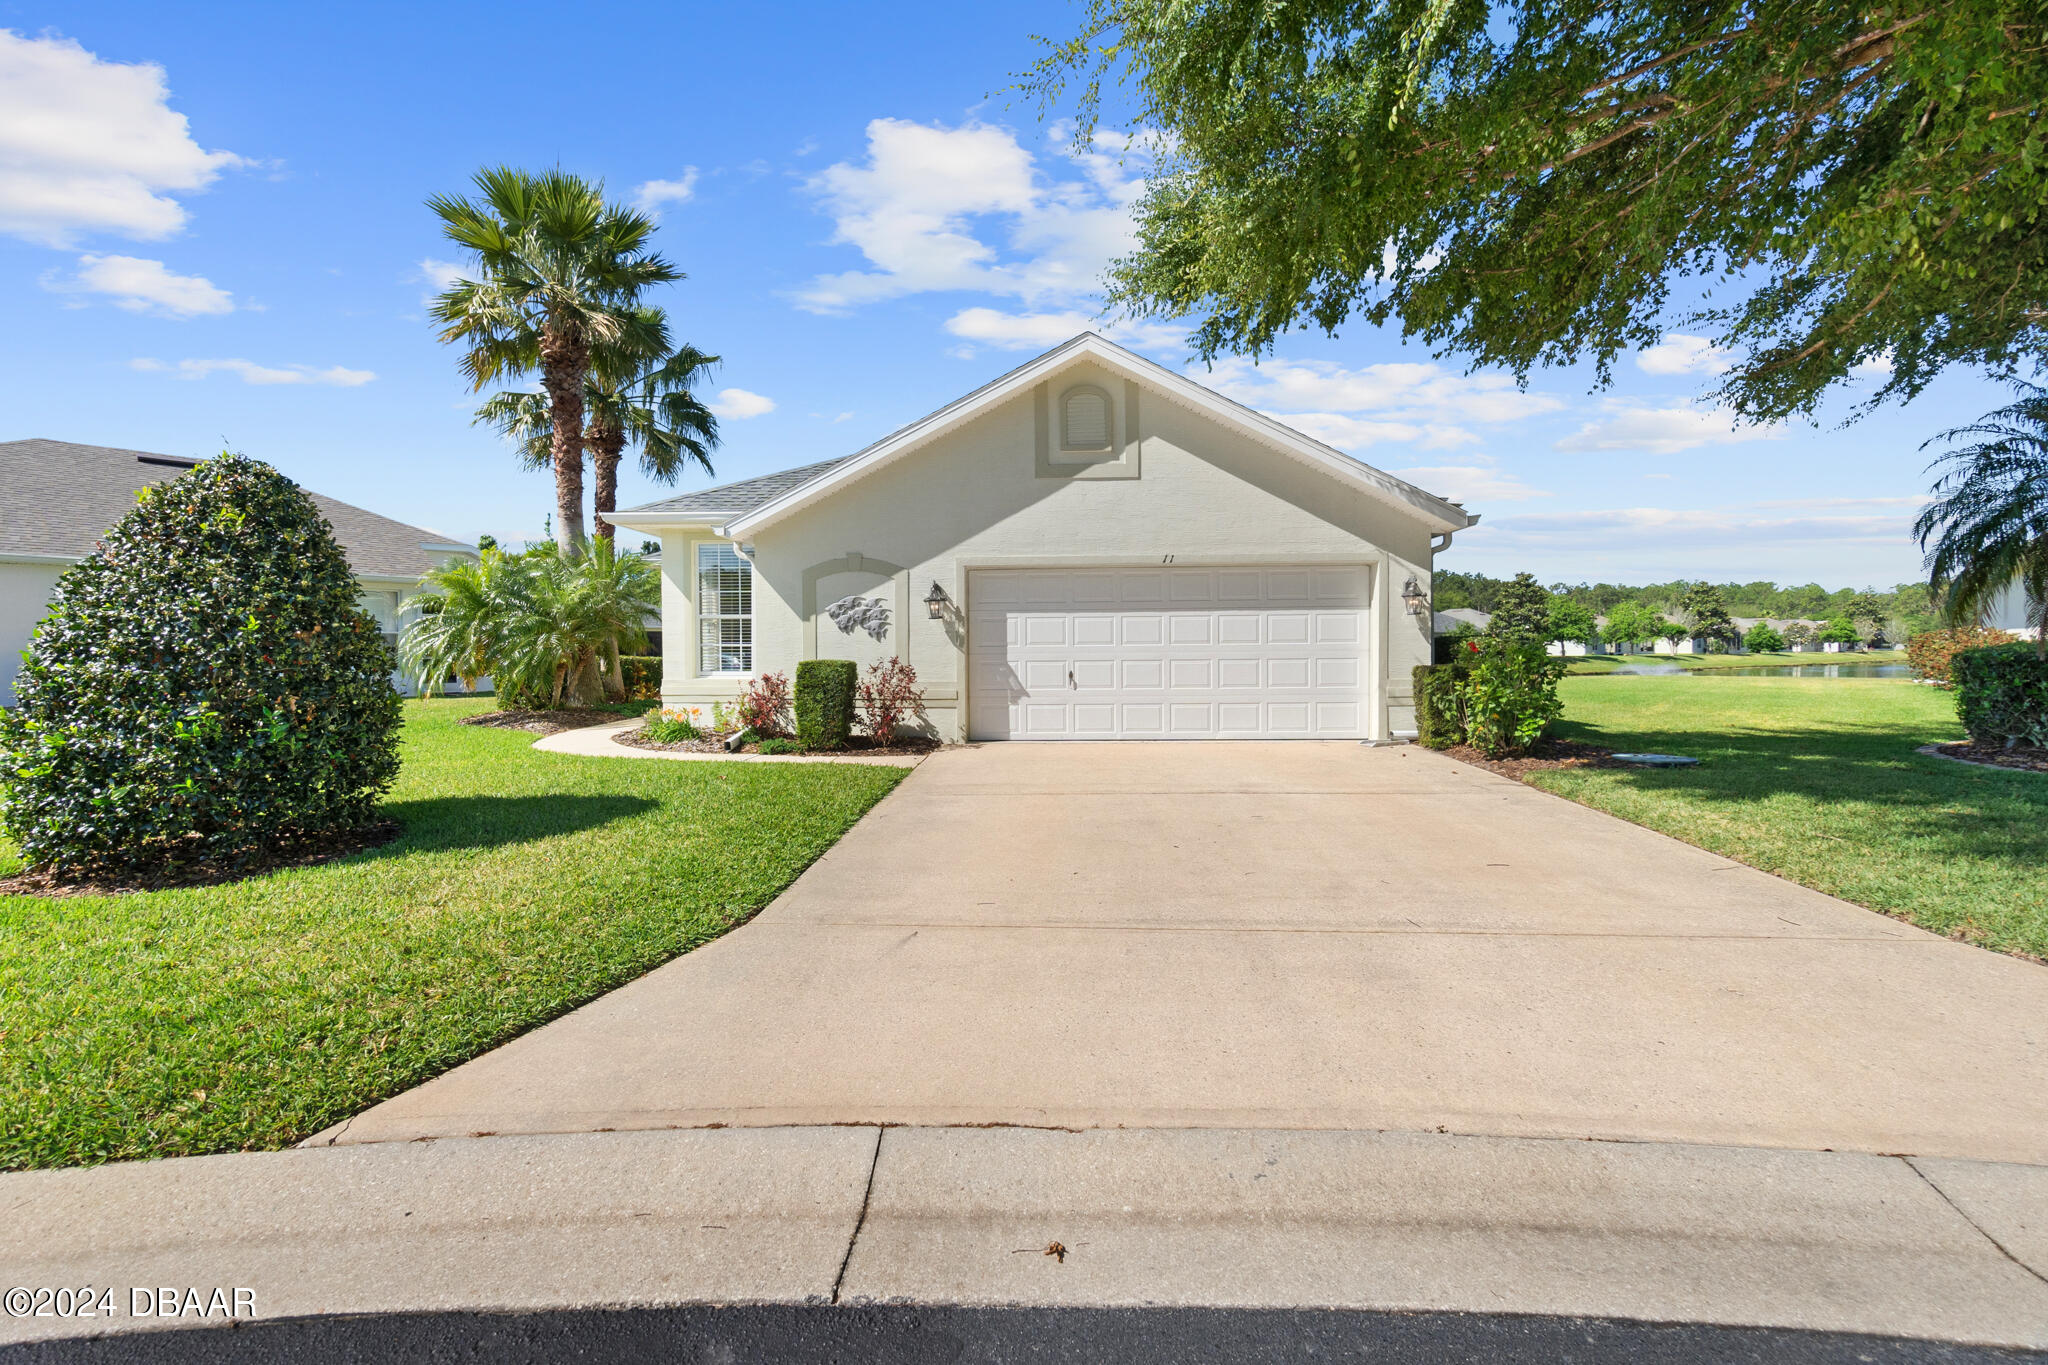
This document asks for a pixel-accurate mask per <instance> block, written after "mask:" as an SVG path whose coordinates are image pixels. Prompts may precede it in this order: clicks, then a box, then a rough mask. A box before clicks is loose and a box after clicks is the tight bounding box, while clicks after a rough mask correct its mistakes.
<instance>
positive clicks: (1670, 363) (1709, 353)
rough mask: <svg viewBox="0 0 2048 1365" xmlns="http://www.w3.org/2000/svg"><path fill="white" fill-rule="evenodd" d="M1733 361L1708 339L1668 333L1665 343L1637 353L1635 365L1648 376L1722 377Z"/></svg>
mask: <svg viewBox="0 0 2048 1365" xmlns="http://www.w3.org/2000/svg"><path fill="white" fill-rule="evenodd" d="M1732 361H1733V357H1732V356H1731V355H1730V354H1729V352H1727V351H1724V350H1722V349H1721V348H1720V347H1718V346H1716V345H1715V344H1714V343H1713V342H1711V341H1709V340H1707V339H1706V338H1705V337H1695V336H1687V335H1686V334H1685V333H1683V332H1666V333H1665V334H1664V339H1663V340H1662V341H1660V342H1658V343H1657V344H1656V345H1655V346H1652V347H1650V348H1648V349H1647V350H1644V351H1641V352H1638V353H1637V355H1636V365H1637V367H1638V368H1640V369H1641V370H1642V371H1643V372H1644V373H1646V374H1720V373H1721V372H1722V371H1723V370H1725V369H1727V368H1728V366H1729V365H1730V364H1731V363H1732Z"/></svg>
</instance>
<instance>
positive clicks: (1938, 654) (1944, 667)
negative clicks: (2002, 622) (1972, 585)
mask: <svg viewBox="0 0 2048 1365" xmlns="http://www.w3.org/2000/svg"><path fill="white" fill-rule="evenodd" d="M2018 638H2019V637H2018V636H2016V635H2009V634H2007V633H2006V632H2005V631H2002V630H1987V629H1985V628H1984V627H1982V626H1963V627H1961V628H1960V629H1957V630H1928V631H1922V632H1921V633H1920V634H1918V635H1915V636H1914V637H1913V638H1912V639H1910V640H1908V641H1906V664H1907V666H1908V667H1910V668H1911V669H1912V670H1913V674H1914V676H1915V677H1918V678H1922V679H1924V680H1925V681H1927V682H1931V683H1933V684H1934V685H1935V686H1937V687H1947V686H1948V685H1949V684H1950V683H1951V682H1952V681H1953V679H1952V678H1951V677H1950V675H1949V669H1950V666H1951V665H1952V664H1953V663H1954V661H1955V657H1956V655H1958V654H1960V653H1962V652H1963V651H1964V650H1966V649H1985V648H1988V647H1989V646H1991V645H2009V644H2011V643H2012V642H2013V641H2014V640H2016V639H2018Z"/></svg>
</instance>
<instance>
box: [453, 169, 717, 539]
mask: <svg viewBox="0 0 2048 1365" xmlns="http://www.w3.org/2000/svg"><path fill="white" fill-rule="evenodd" d="M476 188H477V198H475V199H473V200H472V199H463V198H456V197H451V196H448V195H436V196H434V197H433V198H432V199H429V200H428V201H427V207H428V208H430V209H432V210H433V211H434V213H435V214H436V215H437V216H438V217H439V218H440V219H441V226H442V230H443V231H444V232H445V233H446V234H447V236H448V239H449V240H450V241H452V242H454V243H456V244H457V245H458V246H461V247H463V248H464V249H465V250H467V251H468V252H469V253H470V255H471V257H472V258H473V264H474V265H475V267H476V273H477V275H478V276H479V278H477V279H463V280H458V281H456V283H455V284H454V285H453V286H452V287H451V288H449V289H448V290H447V292H445V293H443V294H442V295H441V296H440V297H439V298H437V299H435V300H434V305H433V315H434V319H435V321H437V322H439V323H441V324H442V331H441V340H443V341H446V342H463V343H466V344H467V345H468V346H469V350H468V351H467V353H465V354H464V356H463V358H462V369H463V373H464V374H466V375H467V376H468V377H469V379H470V382H471V384H472V385H473V386H474V387H475V388H477V389H482V388H484V387H485V386H486V385H488V384H490V383H492V382H493V381H495V380H497V379H499V378H500V377H502V376H504V375H507V374H515V373H525V372H529V371H533V370H538V371H539V372H540V380H541V388H542V390H543V391H544V392H545V393H546V394H547V397H548V410H549V418H550V422H551V430H550V442H549V458H550V462H551V463H552V464H553V465H554V470H555V527H556V529H555V536H556V543H557V545H558V546H559V548H560V550H561V552H562V555H563V557H564V558H568V559H574V558H575V557H577V556H578V555H580V554H581V553H582V552H583V540H584V532H583V388H584V382H585V379H586V378H587V376H588V375H589V372H590V352H591V347H592V346H594V345H596V346H601V345H604V344H606V343H608V342H611V341H613V340H615V339H618V338H620V337H622V336H625V335H628V334H630V333H631V332H632V330H633V329H634V328H635V327H636V325H637V322H636V319H637V314H638V302H639V296H640V294H641V292H642V291H643V290H645V289H646V288H648V287H649V286H650V285H655V284H664V283H668V282H671V281H674V280H679V279H681V278H682V277H683V276H682V272H681V271H679V270H677V269H676V268H675V267H674V266H672V265H670V264H669V263H668V262H667V261H665V260H663V259H662V258H661V257H660V256H659V255H657V254H655V253H654V252H653V251H651V250H650V249H649V248H648V239H649V238H650V237H651V236H652V235H653V232H654V220H653V219H651V218H649V217H648V216H647V215H645V214H643V213H636V212H634V211H632V210H630V209H622V208H618V207H616V206H614V205H610V204H607V203H605V202H604V193H603V187H602V186H599V185H593V184H591V183H589V182H588V181H585V180H583V179H581V178H580V177H577V176H573V175H570V174H568V173H566V172H564V171H561V170H552V171H545V172H542V173H541V174H539V175H535V174H532V173H530V172H527V171H521V170H515V169H513V168H512V167H509V166H499V167H495V168H493V169H490V170H485V171H480V172H478V173H477V176H476Z"/></svg>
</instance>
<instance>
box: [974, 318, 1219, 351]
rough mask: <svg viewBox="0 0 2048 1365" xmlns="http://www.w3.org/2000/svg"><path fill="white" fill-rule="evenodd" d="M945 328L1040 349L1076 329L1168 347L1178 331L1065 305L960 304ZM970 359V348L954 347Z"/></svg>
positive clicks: (988, 341) (1005, 346)
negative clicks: (1023, 308)
mask: <svg viewBox="0 0 2048 1365" xmlns="http://www.w3.org/2000/svg"><path fill="white" fill-rule="evenodd" d="M946 330H947V331H948V332H951V333H952V334H953V335H954V336H956V337H964V338H966V339H967V340H968V341H978V342H981V343H983V344H985V345H989V346H994V347H996V348H997V349H998V350H1005V351H1040V350H1044V349H1046V348H1047V347H1049V346H1057V345H1059V344H1060V343H1061V342H1062V341H1065V340H1067V339H1068V338H1069V337H1072V336H1074V335H1076V334H1077V333H1080V332H1099V333H1101V334H1102V335H1103V336H1106V337H1110V338H1111V339H1113V340H1116V341H1121V342H1123V343H1125V344H1126V345H1129V346H1136V347H1140V348H1148V347H1149V348H1155V349H1157V348H1168V347H1173V346H1176V345H1178V344H1179V342H1180V340H1181V338H1182V335H1183V334H1182V331H1181V329H1180V328H1177V327H1170V326H1166V325H1163V324H1160V323H1150V322H1133V321H1129V320H1127V319H1104V318H1100V317H1095V316H1092V315H1090V314H1088V313H1084V312H1081V311H1080V310H1079V309H1069V310H1065V311H1060V312H1047V313H1032V312H1023V313H1005V312H1003V311H1002V310H1001V309H998V308H963V309H961V310H960V311H959V312H957V313H955V314H954V315H953V316H952V317H950V318H947V319H946ZM963 351H964V352H965V354H964V355H963V356H962V359H971V358H972V357H973V355H974V348H973V347H971V346H968V347H956V348H955V353H956V354H959V353H960V352H963Z"/></svg>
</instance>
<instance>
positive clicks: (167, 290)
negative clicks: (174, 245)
mask: <svg viewBox="0 0 2048 1365" xmlns="http://www.w3.org/2000/svg"><path fill="white" fill-rule="evenodd" d="M43 287H44V288H45V289H48V290H51V291H52V292H55V293H59V294H102V295H105V296H106V297H107V298H108V299H109V300H110V301H111V302H112V303H113V305H114V306H115V307H116V308H125V309H127V310H128V311H129V312H131V313H153V314H155V315H156V316H158V317H166V318H192V317H198V316H200V315H201V314H219V313H232V312H234V311H235V300H234V296H233V295H231V294H229V293H228V291H227V290H225V289H222V288H220V287H219V286H218V285H216V284H214V283H213V281H211V280H208V279H204V278H202V277H200V276H198V275H173V274H172V273H171V272H170V270H169V268H168V267H166V266H165V265H164V263H163V262H162V261H151V260H144V259H143V258H142V257H140V256H80V257H79V258H78V273H77V274H75V275H72V276H69V277H60V276H58V275H56V274H55V273H54V272H53V273H51V274H48V275H45V276H43Z"/></svg>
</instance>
